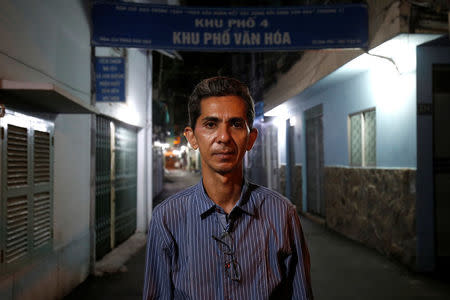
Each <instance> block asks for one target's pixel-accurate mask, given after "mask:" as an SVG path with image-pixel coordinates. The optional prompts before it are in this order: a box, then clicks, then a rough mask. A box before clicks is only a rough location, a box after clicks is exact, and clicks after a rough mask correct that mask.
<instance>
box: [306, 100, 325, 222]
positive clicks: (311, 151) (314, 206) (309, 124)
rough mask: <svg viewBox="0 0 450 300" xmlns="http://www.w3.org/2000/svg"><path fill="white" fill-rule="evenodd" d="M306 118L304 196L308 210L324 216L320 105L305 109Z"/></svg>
mask: <svg viewBox="0 0 450 300" xmlns="http://www.w3.org/2000/svg"><path fill="white" fill-rule="evenodd" d="M305 120H306V175H307V177H306V198H307V203H308V211H309V212H312V213H314V214H317V215H320V216H323V217H324V216H325V199H324V196H323V124H322V105H317V106H314V107H313V108H311V109H308V110H307V111H305Z"/></svg>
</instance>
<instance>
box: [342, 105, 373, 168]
mask: <svg viewBox="0 0 450 300" xmlns="http://www.w3.org/2000/svg"><path fill="white" fill-rule="evenodd" d="M349 139H350V141H349V153H350V157H349V159H350V165H351V166H356V167H358V166H363V167H366V166H375V165H376V158H377V157H376V111H375V110H374V109H371V110H367V111H363V112H359V113H356V114H353V115H350V116H349Z"/></svg>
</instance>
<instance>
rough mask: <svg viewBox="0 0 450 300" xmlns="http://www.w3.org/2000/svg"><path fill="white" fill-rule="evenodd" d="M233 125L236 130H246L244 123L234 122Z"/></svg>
mask: <svg viewBox="0 0 450 300" xmlns="http://www.w3.org/2000/svg"><path fill="white" fill-rule="evenodd" d="M231 125H233V127H236V128H244V122H243V121H234V122H233V123H232V124H231Z"/></svg>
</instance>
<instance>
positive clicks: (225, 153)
mask: <svg viewBox="0 0 450 300" xmlns="http://www.w3.org/2000/svg"><path fill="white" fill-rule="evenodd" d="M213 155H214V156H216V157H219V158H228V157H230V156H233V155H234V151H217V152H213Z"/></svg>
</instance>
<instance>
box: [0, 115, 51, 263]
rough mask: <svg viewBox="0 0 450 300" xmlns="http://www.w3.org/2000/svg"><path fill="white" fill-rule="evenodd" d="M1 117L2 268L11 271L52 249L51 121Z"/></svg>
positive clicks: (24, 117) (13, 116) (11, 116)
mask: <svg viewBox="0 0 450 300" xmlns="http://www.w3.org/2000/svg"><path fill="white" fill-rule="evenodd" d="M0 121H1V124H0V125H1V126H2V127H1V130H2V143H1V148H0V150H1V154H2V155H1V157H2V160H1V165H2V168H1V176H2V178H6V180H4V181H2V184H1V192H2V193H1V204H2V206H1V208H2V209H1V210H0V213H1V218H0V226H1V227H0V228H1V229H2V230H1V232H2V234H1V239H0V242H1V244H0V246H1V251H2V255H1V257H0V263H1V266H0V269H1V270H9V269H12V268H15V267H16V266H19V265H21V264H23V263H26V262H27V261H29V260H30V259H31V258H32V257H34V256H35V255H37V254H38V253H40V252H43V251H44V252H45V251H49V250H51V245H52V241H53V226H52V224H53V207H52V206H53V202H52V199H53V192H52V181H53V180H52V177H53V170H52V157H53V149H52V132H53V129H52V128H53V125H52V124H51V123H49V122H47V121H44V120H40V119H36V118H32V117H28V116H25V115H19V114H16V113H13V112H9V113H7V116H6V117H5V118H4V119H2V120H0ZM36 128H44V129H43V130H36ZM45 130H48V131H45ZM4 132H6V134H3V133H4Z"/></svg>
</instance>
